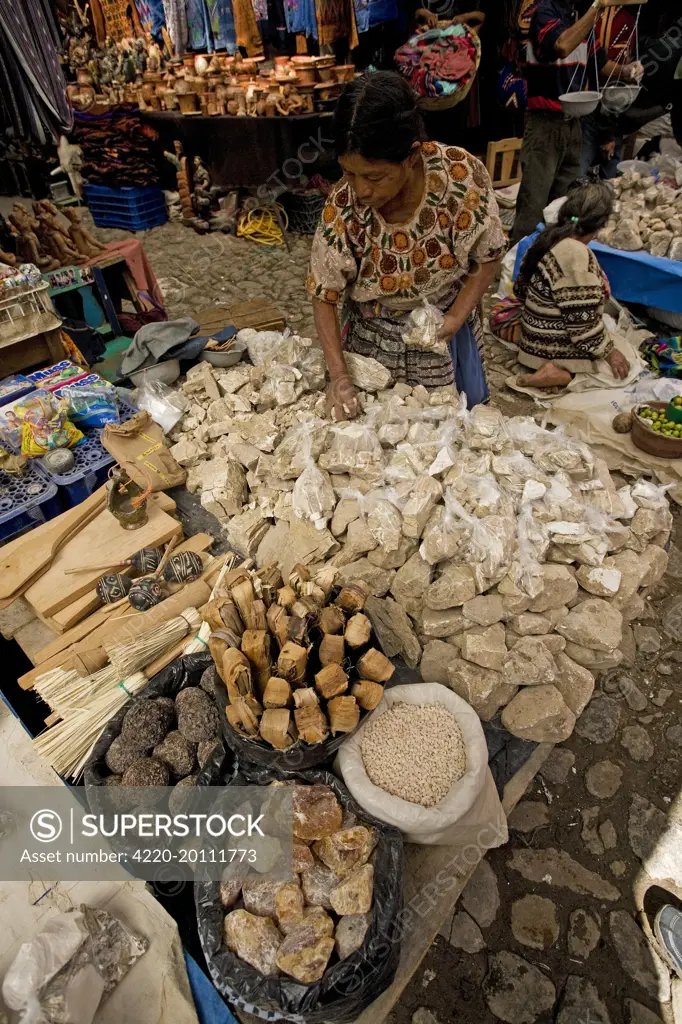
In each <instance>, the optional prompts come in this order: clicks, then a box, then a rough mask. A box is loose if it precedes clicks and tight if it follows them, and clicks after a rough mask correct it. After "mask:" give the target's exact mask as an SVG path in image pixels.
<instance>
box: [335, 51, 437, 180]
mask: <svg viewBox="0 0 682 1024" xmlns="http://www.w3.org/2000/svg"><path fill="white" fill-rule="evenodd" d="M333 132H334V142H335V145H336V155H337V156H344V155H345V154H346V153H357V154H358V155H359V156H362V157H364V158H365V160H388V161H389V162H390V163H395V164H399V163H402V162H403V160H406V159H407V157H408V156H409V155H410V152H411V151H412V147H413V146H414V144H415V142H420V141H422V140H424V139H425V138H426V132H425V130H424V123H423V121H422V116H421V113H420V111H419V108H418V106H417V102H416V98H415V95H414V93H413V92H412V89H411V88H410V86H409V85H408V83H407V82H406V81H405V79H404V78H403V77H402V76H401V75H399V74H398V73H397V72H396V71H371V72H365V74H364V75H361V77H360V78H356V79H355V81H353V82H350V83H349V84H348V85H347V86H346V88H345V89H344V90H343V92H342V93H341V96H340V97H339V100H338V102H337V104H336V111H335V113H334V123H333Z"/></svg>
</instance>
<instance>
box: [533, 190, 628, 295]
mask: <svg viewBox="0 0 682 1024" xmlns="http://www.w3.org/2000/svg"><path fill="white" fill-rule="evenodd" d="M613 200H614V195H613V189H612V188H611V186H610V185H609V184H608V183H607V182H605V181H595V182H589V183H586V184H581V185H578V186H577V187H576V188H573V189H571V191H570V192H569V193H568V196H567V197H566V202H565V203H564V205H563V206H562V207H561V210H560V211H559V220H558V222H557V223H556V224H555V225H554V226H553V227H550V228H546V229H545V230H544V231H543V232H541V234H540V236H539V237H538V238H537V239H536V240H535V242H534V243H533V245H531V247H530V249H529V250H528V252H527V253H526V255H525V256H524V259H523V263H522V264H521V269H520V270H519V276H518V278H517V280H516V288H515V291H516V294H517V295H518V296H519V298H521V299H522V298H523V297H524V295H525V293H526V291H527V290H528V285H529V284H530V282H531V279H532V277H533V274H534V273H535V271H536V270H537V269H538V265H539V264H540V263H541V262H542V260H543V259H544V258H545V256H546V255H547V253H548V252H550V251H551V250H552V249H553V248H554V246H555V245H558V244H559V242H563V240H564V239H565V238H584V237H585V236H586V235H593V234H595V233H596V232H597V231H601V229H602V228H603V227H604V225H605V224H606V222H607V221H608V219H609V217H610V216H611V212H612V210H613Z"/></svg>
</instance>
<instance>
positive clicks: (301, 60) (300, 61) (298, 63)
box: [291, 54, 315, 68]
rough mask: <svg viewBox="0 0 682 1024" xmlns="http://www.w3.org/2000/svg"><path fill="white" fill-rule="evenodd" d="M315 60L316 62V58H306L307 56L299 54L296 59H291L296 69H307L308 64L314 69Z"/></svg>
mask: <svg viewBox="0 0 682 1024" xmlns="http://www.w3.org/2000/svg"><path fill="white" fill-rule="evenodd" d="M314 60H315V58H314V57H306V56H305V54H299V55H297V56H296V57H292V58H291V63H292V64H293V65H294V67H296V68H302V67H305V66H306V64H307V65H308V66H309V67H314V63H313V62H314Z"/></svg>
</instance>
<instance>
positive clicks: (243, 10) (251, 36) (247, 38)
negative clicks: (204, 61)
mask: <svg viewBox="0 0 682 1024" xmlns="http://www.w3.org/2000/svg"><path fill="white" fill-rule="evenodd" d="M232 10H233V13H234V27H235V31H236V33H237V46H243V47H244V49H245V50H246V54H247V56H248V57H262V56H263V40H262V39H261V35H260V32H259V31H258V25H257V24H256V16H255V14H254V13H253V6H252V4H251V0H234V4H233V7H232Z"/></svg>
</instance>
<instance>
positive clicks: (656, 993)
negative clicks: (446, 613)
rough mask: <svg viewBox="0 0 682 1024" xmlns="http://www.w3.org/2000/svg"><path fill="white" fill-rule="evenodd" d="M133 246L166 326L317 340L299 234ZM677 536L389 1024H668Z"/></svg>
mask: <svg viewBox="0 0 682 1024" xmlns="http://www.w3.org/2000/svg"><path fill="white" fill-rule="evenodd" d="M99 234H100V236H101V237H103V238H106V239H109V238H117V237H124V233H123V232H113V231H110V232H99ZM138 237H139V236H138ZM142 241H143V243H144V245H145V248H146V250H147V252H148V255H149V257H150V260H151V262H152V266H153V267H154V269H155V272H156V274H157V276H158V278H159V280H160V282H161V285H162V288H163V290H164V292H165V294H166V299H167V303H168V308H169V312H170V314H171V316H173V315H176V316H177V315H181V314H186V313H188V312H192V311H193V310H196V309H200V308H202V307H204V306H208V305H210V304H212V303H215V302H217V303H226V304H229V303H231V302H234V301H239V300H244V299H252V298H264V299H270V300H272V301H274V302H276V303H277V305H278V306H280V308H281V310H282V312H283V313H285V315H286V316H287V319H288V322H289V323H290V325H291V326H292V328H294V329H296V330H297V331H299V332H300V333H302V334H308V335H311V336H314V331H313V325H312V315H311V310H310V305H309V302H308V300H307V298H306V295H305V289H304V282H305V274H306V266H307V260H308V253H309V243H310V240H309V239H305V238H302V237H300V236H293V237H292V241H291V252H290V253H287V252H286V250H284V249H277V250H271V249H265V248H262V247H260V246H257V245H255V244H254V243H252V242H247V241H244V240H241V239H236V238H232V237H228V236H223V235H210V236H208V237H200V236H198V235H196V234H194V233H193V232H192V231H191V230H188V229H187V228H184V227H183V226H182V225H180V224H168V225H165V226H163V227H161V228H156V229H154V230H152V231H150V232H147V233H146V234H145V235H144V236H142ZM487 370H488V376H489V379H490V383H491V387H492V390H493V396H494V401H495V402H496V403H497V404H499V406H500V407H501V408H502V409H503V411H504V412H505V413H507V414H514V413H518V412H521V411H528V409H529V403H528V402H527V400H525V399H523V398H521V399H519V397H518V396H515V395H514V394H513V393H512V392H510V391H508V390H506V389H505V386H504V380H505V378H506V377H507V376H508V375H509V373H510V372H513V359H511V358H510V356H509V354H508V353H506V352H505V351H504V350H503V349H500V348H498V347H497V346H493V347H492V348H490V349H489V351H488V354H487ZM673 541H674V543H673V545H672V548H671V561H670V568H669V571H668V574H667V576H666V577H665V578H664V579H663V581H662V582H661V583H659V584H658V585H657V586H655V587H653V588H651V590H650V592H649V593H648V594H646V593H645V595H644V596H645V612H644V615H643V617H642V618H641V619H640V620H638V621H637V622H635V623H633V629H632V631H630V632H628V634H627V641H626V648H627V649H626V650H625V660H624V662H623V665H622V666H621V668H620V669H619V670H617V671H615V672H612V673H610V674H609V675H608V676H607V677H606V678H604V679H602V680H601V682H600V684H599V685H598V688H597V690H596V695H595V697H594V698H593V701H592V703H591V704H590V705H589V707H588V709H587V710H586V711H585V713H584V714H583V716H582V718H581V719H580V721H579V723H578V726H577V728H576V731H575V733H574V735H573V736H572V737H571V739H570V740H569V741H568V742H566V743H564V744H562V745H561V746H560V747H557V748H555V750H554V751H553V753H552V755H551V757H550V759H549V761H548V762H547V764H546V766H545V767H544V769H543V770H542V773H541V775H540V776H538V778H537V780H536V782H535V783H534V785H533V786H532V787H531V790H530V791H529V792H528V793H527V794H526V797H525V799H524V801H523V802H522V803H521V804H520V805H519V807H517V809H516V812H515V813H514V815H513V817H512V820H511V821H510V831H511V837H510V842H509V844H508V845H507V846H505V847H503V848H502V849H499V850H494V851H492V852H491V853H490V854H489V855H488V857H487V859H486V861H485V862H484V863H483V864H482V865H481V867H480V868H479V870H478V871H477V874H476V876H475V877H474V879H473V881H472V882H471V883H470V885H469V887H468V888H467V890H466V892H465V894H464V895H463V897H462V899H461V900H460V902H459V904H458V909H457V913H456V915H455V917H454V919H453V921H451V922H449V923H448V925H447V927H446V928H445V929H444V930H443V933H442V935H441V936H440V937H439V938H437V940H436V941H435V943H434V944H433V946H432V947H431V949H430V951H429V953H428V954H427V956H426V958H425V960H424V962H423V964H422V966H421V968H420V969H419V971H418V972H417V974H416V975H415V978H414V980H413V982H412V984H411V985H410V986H409V987H408V988H407V989H406V991H405V993H404V995H403V998H402V1000H401V1002H400V1003H399V1005H398V1006H397V1008H396V1010H395V1012H394V1013H393V1015H392V1017H391V1024H450V1022H455V1021H457V1022H458V1024H494V1022H495V1021H498V1020H502V1021H506V1022H508V1024H535V1022H537V1024H550V1022H552V1024H620V1022H624V1024H660V1021H661V1020H663V1021H665V1022H666V1024H672V1021H673V1019H674V1018H673V1009H672V1007H673V1003H672V1002H671V998H674V997H675V995H676V992H675V983H673V985H672V992H671V980H670V977H669V974H668V971H667V969H666V968H665V967H664V966H663V965H662V964H661V962H660V961H658V960H657V959H656V958H655V955H654V954H652V952H651V949H650V947H649V945H648V944H647V943H646V941H645V939H644V935H643V932H642V931H641V930H640V926H639V925H640V924H641V923H642V919H641V916H639V914H638V911H639V909H640V908H641V894H642V891H643V890H644V889H646V887H647V885H648V884H649V881H648V876H647V874H645V870H644V868H645V866H646V868H647V869H648V872H649V875H651V876H652V877H655V878H664V877H670V878H672V879H673V880H674V881H675V882H676V884H677V885H679V886H680V887H682V800H681V799H680V796H679V793H680V779H681V774H682V773H681V770H680V748H681V747H682V725H681V724H680V704H681V703H682V686H681V684H680V666H681V665H682V596H680V594H681V592H682V586H681V584H680V580H681V579H682V572H681V571H680V570H681V569H682V552H681V551H680V549H679V548H678V547H677V544H679V545H680V547H682V534H681V533H680V529H679V519H678V518H677V517H676V526H675V532H674V534H673ZM675 542H676V543H675ZM679 984H682V982H680V983H679ZM679 996H680V993H679V992H678V993H677V997H678V999H679ZM678 1014H679V1016H678V1024H680V1021H682V1013H680V1011H678Z"/></svg>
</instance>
